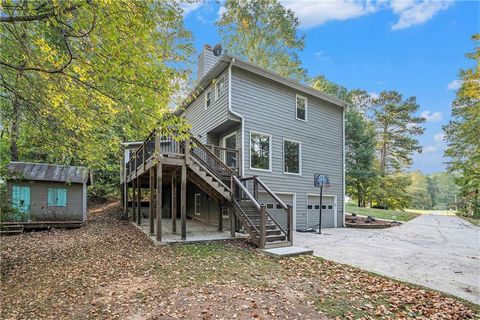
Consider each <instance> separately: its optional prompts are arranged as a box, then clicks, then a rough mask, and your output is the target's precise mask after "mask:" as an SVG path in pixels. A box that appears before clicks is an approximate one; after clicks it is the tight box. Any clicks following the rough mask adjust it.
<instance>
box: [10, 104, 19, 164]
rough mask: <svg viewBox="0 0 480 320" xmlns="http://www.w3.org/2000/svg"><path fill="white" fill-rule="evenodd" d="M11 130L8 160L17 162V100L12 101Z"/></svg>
mask: <svg viewBox="0 0 480 320" xmlns="http://www.w3.org/2000/svg"><path fill="white" fill-rule="evenodd" d="M12 111H13V117H12V128H11V132H10V158H11V161H18V144H17V141H18V131H19V130H18V122H19V119H20V106H19V105H18V100H17V98H15V99H14V101H13V110H12Z"/></svg>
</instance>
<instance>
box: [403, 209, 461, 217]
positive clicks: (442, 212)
mask: <svg viewBox="0 0 480 320" xmlns="http://www.w3.org/2000/svg"><path fill="white" fill-rule="evenodd" d="M405 211H407V212H412V213H418V214H438V215H442V216H455V215H456V213H455V211H453V210H420V209H405Z"/></svg>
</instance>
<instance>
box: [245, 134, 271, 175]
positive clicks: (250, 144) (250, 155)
mask: <svg viewBox="0 0 480 320" xmlns="http://www.w3.org/2000/svg"><path fill="white" fill-rule="evenodd" d="M252 133H256V134H261V135H264V136H268V140H269V142H268V145H269V148H268V169H259V168H252ZM272 140H273V139H272V135H271V134H268V133H264V132H259V131H255V130H250V139H249V144H248V152H249V157H250V161H249V162H250V164H249V165H250V170H255V171H263V172H272V148H273V143H272Z"/></svg>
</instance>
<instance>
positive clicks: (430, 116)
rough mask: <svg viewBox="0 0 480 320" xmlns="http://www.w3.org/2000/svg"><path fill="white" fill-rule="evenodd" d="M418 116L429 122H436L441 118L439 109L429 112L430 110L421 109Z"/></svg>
mask: <svg viewBox="0 0 480 320" xmlns="http://www.w3.org/2000/svg"><path fill="white" fill-rule="evenodd" d="M420 116H421V117H422V118H425V120H427V121H430V122H437V121H440V120H442V113H441V112H440V111H436V112H431V111H430V110H427V111H423V112H422V113H421V114H420Z"/></svg>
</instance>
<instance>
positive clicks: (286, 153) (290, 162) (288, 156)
mask: <svg viewBox="0 0 480 320" xmlns="http://www.w3.org/2000/svg"><path fill="white" fill-rule="evenodd" d="M301 157H302V145H301V143H300V142H298V141H293V140H288V139H283V172H284V173H291V174H302V163H301Z"/></svg>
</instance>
